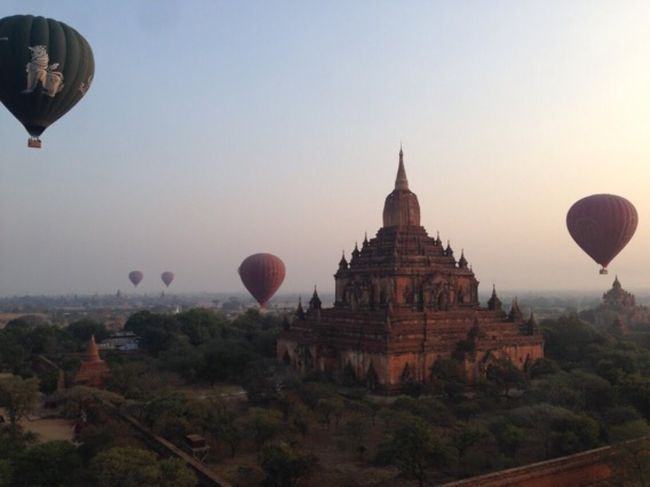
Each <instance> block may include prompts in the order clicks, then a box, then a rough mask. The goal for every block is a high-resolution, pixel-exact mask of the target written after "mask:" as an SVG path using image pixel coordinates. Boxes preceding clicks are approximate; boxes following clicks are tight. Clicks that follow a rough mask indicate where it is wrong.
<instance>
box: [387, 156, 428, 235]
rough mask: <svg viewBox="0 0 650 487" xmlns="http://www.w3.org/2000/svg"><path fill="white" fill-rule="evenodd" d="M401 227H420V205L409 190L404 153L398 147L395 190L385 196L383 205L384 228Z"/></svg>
mask: <svg viewBox="0 0 650 487" xmlns="http://www.w3.org/2000/svg"><path fill="white" fill-rule="evenodd" d="M403 226H420V204H419V203H418V197H417V196H416V195H415V193H412V192H411V191H410V190H409V182H408V179H407V178H406V170H405V169H404V151H402V148H401V147H400V150H399V166H398V168H397V177H396V178H395V189H394V190H393V192H392V193H390V194H389V195H388V196H386V201H385V203H384V227H403Z"/></svg>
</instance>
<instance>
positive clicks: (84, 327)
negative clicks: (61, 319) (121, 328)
mask: <svg viewBox="0 0 650 487" xmlns="http://www.w3.org/2000/svg"><path fill="white" fill-rule="evenodd" d="M67 331H68V333H69V334H70V335H71V336H72V338H74V339H75V340H76V341H77V343H79V344H80V345H86V344H87V343H88V342H89V341H90V338H91V337H92V336H94V337H95V339H96V340H97V341H98V342H100V341H102V340H103V339H105V338H107V337H108V335H109V333H108V330H107V329H106V325H104V324H103V323H99V322H97V321H94V320H90V319H83V320H79V321H75V322H73V323H70V324H69V325H68V328H67Z"/></svg>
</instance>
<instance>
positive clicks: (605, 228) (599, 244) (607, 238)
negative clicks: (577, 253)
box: [566, 194, 639, 273]
mask: <svg viewBox="0 0 650 487" xmlns="http://www.w3.org/2000/svg"><path fill="white" fill-rule="evenodd" d="M638 222H639V217H638V215H637V212H636V209H635V208H634V205H632V203H630V202H629V201H628V200H626V199H625V198H623V197H621V196H616V195H613V194H594V195H591V196H587V197H586V198H582V199H581V200H579V201H577V202H575V203H574V204H573V206H572V207H571V208H570V209H569V212H568V213H567V216H566V225H567V228H568V229H569V233H570V234H571V237H573V240H575V241H576V243H577V244H578V245H579V246H580V248H581V249H582V250H584V251H585V252H586V253H587V254H588V255H589V256H590V257H591V258H592V259H594V260H595V261H596V262H598V263H599V264H600V265H601V266H603V270H602V271H601V272H602V273H605V272H606V271H604V268H606V267H607V266H608V265H609V263H610V262H611V261H612V259H613V258H614V257H616V255H617V254H618V253H619V252H620V251H621V250H623V248H624V247H625V246H626V245H627V243H628V242H629V241H630V239H631V238H632V236H633V235H634V232H635V231H636V227H637V224H638Z"/></svg>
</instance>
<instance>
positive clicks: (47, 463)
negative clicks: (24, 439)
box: [13, 441, 81, 487]
mask: <svg viewBox="0 0 650 487" xmlns="http://www.w3.org/2000/svg"><path fill="white" fill-rule="evenodd" d="M80 467H81V457H80V456H79V453H78V452H77V449H76V448H75V446H74V445H73V444H72V443H70V442H69V441H49V442H47V443H42V444H40V445H35V446H33V447H31V448H28V449H27V450H25V451H24V452H23V453H22V454H21V455H20V456H19V457H18V459H17V461H16V466H15V471H14V482H13V486H14V487H33V486H39V487H67V486H68V485H71V484H72V482H71V480H72V479H73V478H74V476H75V475H76V470H78V469H79V468H80Z"/></svg>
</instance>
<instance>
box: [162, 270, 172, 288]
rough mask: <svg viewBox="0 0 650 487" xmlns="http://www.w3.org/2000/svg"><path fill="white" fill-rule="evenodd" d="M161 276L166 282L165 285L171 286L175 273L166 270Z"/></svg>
mask: <svg viewBox="0 0 650 487" xmlns="http://www.w3.org/2000/svg"><path fill="white" fill-rule="evenodd" d="M160 278H161V279H162V282H163V283H165V286H167V287H169V285H170V284H171V283H172V281H173V280H174V273H173V272H170V271H165V272H163V273H162V274H161V275H160Z"/></svg>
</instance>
